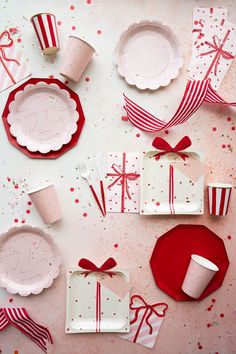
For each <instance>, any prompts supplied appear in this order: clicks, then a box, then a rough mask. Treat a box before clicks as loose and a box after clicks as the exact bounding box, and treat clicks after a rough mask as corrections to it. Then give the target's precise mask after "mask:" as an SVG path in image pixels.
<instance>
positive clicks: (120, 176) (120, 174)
mask: <svg viewBox="0 0 236 354" xmlns="http://www.w3.org/2000/svg"><path fill="white" fill-rule="evenodd" d="M111 168H112V169H113V171H114V172H115V173H108V174H107V176H111V177H117V178H116V179H115V180H114V182H112V183H111V184H110V185H109V186H108V187H107V188H111V187H113V186H114V185H115V184H116V183H118V182H120V184H121V186H122V192H121V212H122V213H124V210H125V201H124V199H125V193H126V195H127V197H128V198H129V199H132V197H131V195H130V192H129V185H128V181H135V180H136V179H137V178H138V177H140V174H139V173H126V170H125V168H126V154H125V153H123V159H122V168H121V167H119V166H118V165H117V164H113V165H112V166H111Z"/></svg>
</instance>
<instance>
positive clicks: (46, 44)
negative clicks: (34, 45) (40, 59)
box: [31, 13, 59, 54]
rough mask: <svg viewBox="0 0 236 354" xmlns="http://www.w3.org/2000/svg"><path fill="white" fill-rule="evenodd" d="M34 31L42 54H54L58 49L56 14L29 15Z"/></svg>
mask: <svg viewBox="0 0 236 354" xmlns="http://www.w3.org/2000/svg"><path fill="white" fill-rule="evenodd" d="M31 22H32V24H33V27H34V30H35V33H36V35H37V37H38V41H39V44H40V47H41V49H42V52H43V54H54V53H56V52H57V51H58V50H59V40H58V34H57V25H56V16H55V15H53V14H50V13H40V14H36V15H34V16H33V17H31Z"/></svg>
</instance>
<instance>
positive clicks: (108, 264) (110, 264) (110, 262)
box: [79, 257, 117, 332]
mask: <svg viewBox="0 0 236 354" xmlns="http://www.w3.org/2000/svg"><path fill="white" fill-rule="evenodd" d="M116 264H117V263H116V261H115V260H114V258H111V257H110V258H108V259H107V260H106V261H105V262H104V263H103V264H102V265H101V267H97V266H96V265H95V264H94V263H93V262H91V261H90V260H88V259H87V258H81V259H80V261H79V266H80V267H81V268H83V269H86V270H87V271H86V272H83V273H82V274H84V276H85V278H86V277H87V276H88V275H89V274H91V273H93V272H101V273H106V274H108V275H109V276H110V277H111V278H112V276H113V275H114V273H113V272H109V269H112V268H114V267H115V266H116ZM101 317H102V316H101V283H100V282H99V281H97V284H96V332H100V331H101V329H100V323H101Z"/></svg>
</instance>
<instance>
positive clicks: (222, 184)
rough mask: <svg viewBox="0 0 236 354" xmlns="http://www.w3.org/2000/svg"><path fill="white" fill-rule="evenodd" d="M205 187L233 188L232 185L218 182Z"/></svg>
mask: <svg viewBox="0 0 236 354" xmlns="http://www.w3.org/2000/svg"><path fill="white" fill-rule="evenodd" d="M207 186H208V187H215V188H233V185H232V184H229V183H220V182H212V183H207Z"/></svg>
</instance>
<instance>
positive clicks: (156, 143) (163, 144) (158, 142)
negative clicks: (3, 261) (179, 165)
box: [152, 136, 192, 161]
mask: <svg viewBox="0 0 236 354" xmlns="http://www.w3.org/2000/svg"><path fill="white" fill-rule="evenodd" d="M191 145H192V142H191V140H190V138H189V137H188V136H184V137H183V138H182V139H181V140H180V141H179V142H178V144H176V146H175V147H172V146H170V144H169V143H168V142H167V141H166V140H164V139H163V138H160V137H158V136H157V137H156V138H155V139H154V140H153V142H152V146H153V147H155V148H156V149H158V150H162V152H158V153H157V154H156V155H154V156H153V157H155V159H156V160H157V161H158V160H159V159H160V157H161V156H162V155H166V154H169V153H175V154H177V155H179V157H181V158H182V159H183V160H185V159H186V158H187V157H188V155H187V154H184V153H183V152H181V151H182V150H185V149H187V148H188V147H189V146H191Z"/></svg>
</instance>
